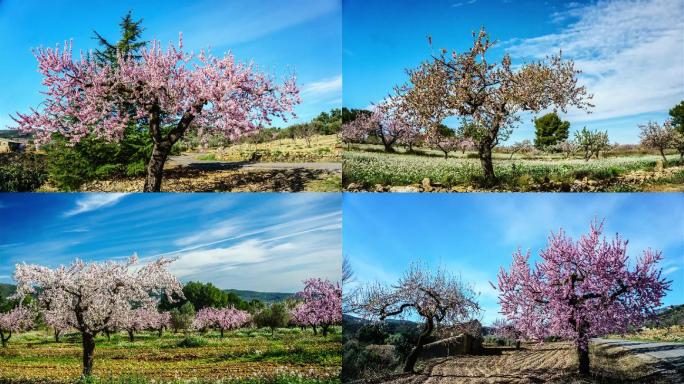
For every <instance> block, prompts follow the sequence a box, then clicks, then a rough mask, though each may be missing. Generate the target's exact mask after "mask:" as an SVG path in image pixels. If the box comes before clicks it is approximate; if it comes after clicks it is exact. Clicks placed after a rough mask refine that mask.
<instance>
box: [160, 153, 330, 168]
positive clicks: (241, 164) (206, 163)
mask: <svg viewBox="0 0 684 384" xmlns="http://www.w3.org/2000/svg"><path fill="white" fill-rule="evenodd" d="M197 156H198V154H196V153H195V154H193V153H189V154H183V155H178V156H171V157H169V166H170V167H173V166H181V167H189V168H196V169H202V170H231V169H243V170H249V169H255V170H282V169H313V170H322V171H342V162H339V163H317V162H308V163H301V162H300V163H286V162H278V163H266V162H246V161H220V160H198V159H197Z"/></svg>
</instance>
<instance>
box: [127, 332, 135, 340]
mask: <svg viewBox="0 0 684 384" xmlns="http://www.w3.org/2000/svg"><path fill="white" fill-rule="evenodd" d="M128 341H130V342H131V343H132V342H133V341H135V336H134V335H133V331H128Z"/></svg>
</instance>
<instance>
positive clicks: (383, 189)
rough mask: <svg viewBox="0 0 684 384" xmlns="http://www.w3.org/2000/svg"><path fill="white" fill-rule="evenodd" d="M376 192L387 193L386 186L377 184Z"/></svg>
mask: <svg viewBox="0 0 684 384" xmlns="http://www.w3.org/2000/svg"><path fill="white" fill-rule="evenodd" d="M374 190H375V192H387V190H386V189H385V186H384V185H382V184H375V187H374Z"/></svg>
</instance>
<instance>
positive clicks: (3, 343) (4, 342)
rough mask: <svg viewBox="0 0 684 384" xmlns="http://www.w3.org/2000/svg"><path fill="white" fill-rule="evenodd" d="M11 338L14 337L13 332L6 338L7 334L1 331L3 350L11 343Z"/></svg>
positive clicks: (0, 338) (0, 337)
mask: <svg viewBox="0 0 684 384" xmlns="http://www.w3.org/2000/svg"><path fill="white" fill-rule="evenodd" d="M10 337H12V332H11V331H10V333H8V334H7V337H5V334H4V333H3V332H2V331H0V341H1V342H2V347H3V348H4V347H6V346H7V342H8V341H9V339H10Z"/></svg>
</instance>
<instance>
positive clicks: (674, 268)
mask: <svg viewBox="0 0 684 384" xmlns="http://www.w3.org/2000/svg"><path fill="white" fill-rule="evenodd" d="M677 271H679V267H670V268H667V269H665V270H664V271H663V274H665V275H669V274H671V273H674V272H677Z"/></svg>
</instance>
